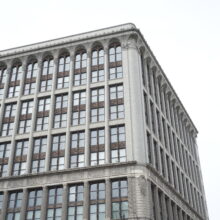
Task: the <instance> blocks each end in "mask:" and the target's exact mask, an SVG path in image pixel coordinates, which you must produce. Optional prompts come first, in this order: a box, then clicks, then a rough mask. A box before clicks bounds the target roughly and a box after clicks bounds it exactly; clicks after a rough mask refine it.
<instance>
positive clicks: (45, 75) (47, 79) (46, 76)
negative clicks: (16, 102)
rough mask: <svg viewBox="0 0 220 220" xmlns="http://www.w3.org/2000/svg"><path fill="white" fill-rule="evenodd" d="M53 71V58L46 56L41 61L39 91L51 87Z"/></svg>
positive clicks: (48, 89) (47, 89)
mask: <svg viewBox="0 0 220 220" xmlns="http://www.w3.org/2000/svg"><path fill="white" fill-rule="evenodd" d="M53 73H54V60H53V58H52V57H47V58H46V59H45V60H44V62H43V69H42V73H41V79H40V92H45V91H50V90H51V89H52V78H53Z"/></svg>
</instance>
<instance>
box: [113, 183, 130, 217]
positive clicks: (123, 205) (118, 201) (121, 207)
mask: <svg viewBox="0 0 220 220" xmlns="http://www.w3.org/2000/svg"><path fill="white" fill-rule="evenodd" d="M112 219H128V183H127V180H117V181H113V182H112Z"/></svg>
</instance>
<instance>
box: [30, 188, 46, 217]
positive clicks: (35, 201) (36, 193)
mask: <svg viewBox="0 0 220 220" xmlns="http://www.w3.org/2000/svg"><path fill="white" fill-rule="evenodd" d="M42 194H43V192H42V189H35V190H31V191H29V193H28V204H27V211H26V213H27V217H26V220H40V217H41V205H42V204H41V203H42V196H43V195H42Z"/></svg>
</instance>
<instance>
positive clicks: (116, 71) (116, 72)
mask: <svg viewBox="0 0 220 220" xmlns="http://www.w3.org/2000/svg"><path fill="white" fill-rule="evenodd" d="M109 74H110V75H109V78H110V79H119V78H122V77H123V71H122V66H118V67H112V68H109Z"/></svg>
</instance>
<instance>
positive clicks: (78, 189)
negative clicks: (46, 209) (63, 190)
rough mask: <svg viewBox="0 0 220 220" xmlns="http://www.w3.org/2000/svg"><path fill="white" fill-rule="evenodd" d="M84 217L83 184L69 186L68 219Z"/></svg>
mask: <svg viewBox="0 0 220 220" xmlns="http://www.w3.org/2000/svg"><path fill="white" fill-rule="evenodd" d="M82 219H83V185H81V184H80V185H72V186H70V187H69V199H68V220H82Z"/></svg>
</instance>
